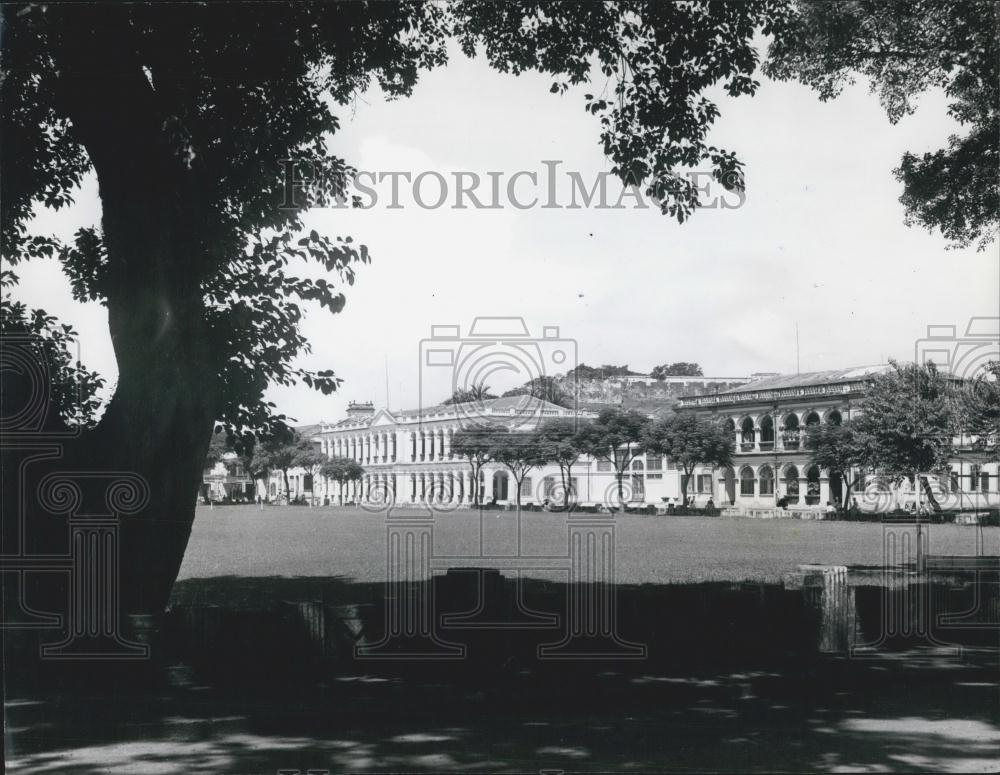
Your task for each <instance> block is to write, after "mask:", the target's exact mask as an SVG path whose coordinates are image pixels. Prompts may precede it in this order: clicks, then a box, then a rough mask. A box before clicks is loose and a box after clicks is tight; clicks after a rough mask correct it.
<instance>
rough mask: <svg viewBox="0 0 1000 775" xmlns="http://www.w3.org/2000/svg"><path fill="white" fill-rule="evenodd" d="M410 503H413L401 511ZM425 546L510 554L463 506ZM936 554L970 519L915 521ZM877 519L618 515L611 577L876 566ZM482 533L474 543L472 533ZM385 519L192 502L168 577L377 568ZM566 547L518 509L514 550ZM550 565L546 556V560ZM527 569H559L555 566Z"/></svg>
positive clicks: (499, 526)
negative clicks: (189, 526)
mask: <svg viewBox="0 0 1000 775" xmlns="http://www.w3.org/2000/svg"><path fill="white" fill-rule="evenodd" d="M413 513H416V512H413ZM434 530H435V533H434V555H435V556H447V557H448V558H449V560H448V561H447V562H448V564H449V565H450V566H452V567H458V566H481V567H488V566H490V565H491V562H490V560H489V557H491V556H498V555H504V556H508V557H509V556H515V555H516V554H517V548H516V517H515V515H514V514H511V513H506V512H505V513H497V512H485V513H484V515H483V518H482V525H481V524H480V515H479V514H478V513H476V512H471V511H459V512H455V513H452V514H441V515H438V517H437V518H436V520H435V527H434ZM925 530H928V531H929V534H930V549H931V551H932V552H934V553H937V554H975V553H976V540H977V533H978V532H979V529H978V528H974V527H966V526H956V525H932V526H929V527H925ZM882 531H883V528H882V526H881V525H880V524H877V523H858V522H810V521H799V520H791V519H785V520H752V519H725V518H709V517H638V516H620V517H618V518H617V521H616V533H615V541H616V562H617V567H616V571H617V573H616V578H617V579H618V581H619V582H620V583H633V584H634V583H669V582H688V581H743V580H759V581H779V580H780V579H781V578H782V576H783V575H784V574H785V573H787V572H789V571H793V570H795V567H796V566H797V565H800V564H802V563H823V564H843V565H852V564H856V565H880V564H881V563H882ZM982 536H983V538H984V551H985V552H986V553H990V554H997V553H1000V528H984V529H983V530H982ZM481 538H482V550H480V539H481ZM385 546H386V522H385V518H384V515H383V514H381V513H368V512H365V511H362V510H359V509H355V508H334V507H323V508H312V509H311V508H306V507H297V506H265V507H264V508H263V509H260V508H258V507H257V506H225V507H216V508H214V509H209V508H208V507H205V506H200V507H199V509H198V513H197V517H196V519H195V523H194V528H193V530H192V533H191V540H190V543H189V544H188V549H187V554H186V555H185V558H184V564H183V566H182V567H181V573H180V578H182V579H184V578H207V577H212V576H257V577H260V576H344V577H346V578H347V579H350V580H354V581H360V582H372V581H381V580H383V579H384V578H385V551H386V549H385ZM565 553H566V519H565V517H564V516H562V515H559V514H547V513H536V512H532V513H525V514H524V515H523V517H522V534H521V551H520V554H521V555H522V556H536V557H537V556H551V557H561V556H565ZM555 564H556V565H558V563H555ZM529 575H531V576H536V577H551V578H554V579H556V580H560V579H564V578H565V576H564V575H562V572H561V571H532V572H531V573H530V574H529Z"/></svg>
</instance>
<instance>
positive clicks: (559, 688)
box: [7, 654, 1000, 775]
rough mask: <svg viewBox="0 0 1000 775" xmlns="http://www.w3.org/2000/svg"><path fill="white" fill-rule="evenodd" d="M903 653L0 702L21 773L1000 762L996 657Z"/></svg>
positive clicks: (987, 768)
mask: <svg viewBox="0 0 1000 775" xmlns="http://www.w3.org/2000/svg"><path fill="white" fill-rule="evenodd" d="M976 662H977V660H976V659H975V657H973V658H971V659H970V658H969V657H968V655H967V657H966V659H965V660H963V661H955V660H953V659H951V658H944V657H942V656H933V655H928V654H924V655H920V654H908V655H905V656H901V655H897V656H895V657H892V658H888V657H883V658H879V659H874V660H871V661H866V662H864V663H860V662H855V661H848V660H843V659H826V660H822V661H820V662H819V663H817V664H815V665H812V666H810V667H808V668H804V667H802V666H794V667H788V668H786V669H770V670H757V671H742V672H726V673H720V674H714V673H705V674H699V675H683V676H677V675H661V674H646V673H643V672H641V671H640V672H638V673H633V672H618V671H615V670H614V669H613V668H609V669H601V670H596V669H595V670H592V671H584V672H583V673H582V674H581V672H580V671H579V670H565V671H553V672H550V673H549V674H547V675H542V676H540V675H538V674H535V673H532V672H523V673H521V672H516V671H515V672H512V673H504V674H503V675H502V676H491V677H485V676H484V677H483V679H484V680H482V681H480V682H472V683H467V682H463V681H456V680H453V679H450V678H449V677H448V676H447V675H435V676H431V675H427V674H423V675H420V676H410V677H386V676H381V677H376V676H365V675H357V676H350V677H343V678H341V679H338V680H334V681H331V682H329V683H326V684H325V685H322V686H316V687H313V688H311V689H309V690H302V691H297V692H295V693H288V694H282V693H278V694H275V693H266V694H259V693H254V692H249V693H247V694H245V695H240V694H235V693H233V692H232V691H220V690H218V689H209V688H204V687H200V686H197V685H191V686H187V687H184V688H180V687H174V688H172V689H169V690H161V691H158V692H155V693H153V694H150V695H148V696H145V695H127V694H126V695H119V696H118V697H116V698H115V699H114V700H109V698H108V697H106V696H92V697H87V696H73V697H65V698H54V697H51V696H50V697H33V698H24V699H15V700H13V701H12V702H10V703H9V704H8V707H7V723H8V729H7V741H8V749H7V756H8V759H7V768H8V770H7V771H8V772H18V773H37V774H39V775H40V774H41V773H61V774H65V775H75V774H81V775H82V773H111V772H114V773H118V772H121V773H277V772H279V771H281V770H296V769H298V770H301V771H303V772H304V771H306V770H312V771H313V772H316V771H323V770H329V771H333V772H399V771H421V772H441V771H454V772H477V771H482V772H546V771H548V772H563V771H565V772H575V771H581V772H582V771H616V772H664V771H670V772H745V771H755V772H774V771H822V772H914V771H919V772H996V771H997V770H998V768H1000V760H998V757H1000V753H998V752H1000V727H998V725H997V718H998V713H1000V708H998V703H997V684H996V679H997V676H996V670H995V667H990V666H988V665H985V664H976Z"/></svg>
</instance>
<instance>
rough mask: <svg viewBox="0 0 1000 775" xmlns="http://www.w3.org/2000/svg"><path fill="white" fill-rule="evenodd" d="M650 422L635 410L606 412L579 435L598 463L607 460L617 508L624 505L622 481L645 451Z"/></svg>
mask: <svg viewBox="0 0 1000 775" xmlns="http://www.w3.org/2000/svg"><path fill="white" fill-rule="evenodd" d="M649 422H650V421H649V418H648V417H646V415H644V414H642V413H641V412H637V411H636V410H635V409H628V410H625V409H605V410H603V411H602V412H601V413H600V414H599V415H598V416H597V420H596V421H595V422H594V423H591V424H590V425H587V426H585V427H584V428H582V429H581V432H580V441H581V446H582V447H583V449H584V451H585V452H587V453H588V454H590V455H592V456H593V457H595V458H597V459H599V460H607V461H608V462H609V463H611V465H612V467H613V468H614V471H615V479H616V480H617V482H618V505H619V506H622V505H624V502H625V495H624V492H623V486H622V480H623V479H624V477H625V472H626V471H628V470H629V467H630V466H631V464H632V461H633V460H634V459H635V458H636V457H638V456H639V455H641V454H642V453H643V450H644V445H645V437H646V428H647V427H648V426H649Z"/></svg>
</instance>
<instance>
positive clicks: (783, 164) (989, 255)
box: [16, 56, 1000, 422]
mask: <svg viewBox="0 0 1000 775" xmlns="http://www.w3.org/2000/svg"><path fill="white" fill-rule="evenodd" d="M549 84H550V79H548V78H545V77H542V76H535V75H527V76H522V77H520V78H515V77H513V76H506V75H500V74H497V73H495V72H493V71H491V70H490V69H489V68H488V67H487V66H486V64H485V63H484V62H483V61H482V60H477V61H469V60H467V59H465V58H464V57H461V56H456V57H454V58H453V63H452V64H451V65H450V66H449V67H447V68H446V69H443V70H439V71H436V72H433V73H430V74H425V75H424V76H423V78H422V80H421V82H420V83H419V84H418V86H417V88H416V91H415V93H414V96H413V97H412V98H411V99H408V100H403V101H399V102H391V103H387V102H385V101H384V100H383V99H382V97H381V96H380V95H379V94H378V93H374V94H369V95H366V98H365V99H364V100H362V101H360V102H359V103H358V104H357V107H356V111H355V113H354V115H353V116H352V115H344V116H343V117H342V127H343V128H342V131H341V132H340V133H339V134H338V135H337V136H336V138H335V141H334V143H333V150H334V151H335V152H336V153H337V154H338V155H340V156H343V157H345V158H346V159H347V160H348V161H349V162H351V163H353V164H354V165H355V166H356V167H358V168H359V169H362V170H370V171H374V172H386V171H408V172H410V173H411V175H413V176H416V175H417V174H419V173H420V172H424V171H436V172H440V173H441V174H443V175H445V176H446V177H449V178H451V176H453V174H454V172H456V171H469V172H475V173H477V174H478V175H480V176H481V177H483V178H485V177H486V174H487V173H488V172H491V171H492V172H499V173H502V175H503V178H502V181H503V182H502V184H501V186H502V191H505V189H506V185H507V181H508V180H509V178H510V176H511V175H514V174H515V173H516V172H518V171H522V170H523V171H529V172H535V173H536V174H537V175H538V176H539V178H540V182H539V187H538V188H537V189H535V190H534V193H535V194H539V195H544V193H545V192H544V185H543V179H544V175H545V174H546V167H545V166H544V162H545V161H556V160H558V161H561V165H560V166H559V168H558V169H559V174H560V175H561V176H563V184H561V185H563V188H562V189H560V199H559V201H560V202H561V203H563V204H568V203H569V193H568V192H569V188H568V185H566V180H565V179H564V178H565V172H567V171H577V172H579V173H580V175H581V176H582V178H583V179H584V180H585V181H587V182H588V184H589V183H590V182H592V181H593V180H595V179H596V176H597V175H598V174H599V173H600V172H602V171H607V170H608V169H609V167H610V165H609V163H608V162H607V160H606V159H605V158H604V156H603V154H602V152H601V149H600V147H599V145H598V126H597V122H596V120H595V119H593V118H592V117H590V116H589V115H588V114H586V113H585V112H584V110H583V97H582V94H583V92H585V91H587V90H588V89H584V88H581V89H579V90H577V91H575V92H573V91H571V92H569V93H568V94H567V95H566V96H562V97H559V96H555V95H552V94H550V93H549V89H548V87H549ZM598 86H600V85H598ZM590 90H593V88H591V89H590ZM719 103H720V107H721V109H722V117H721V118H720V119H719V120H718V122H717V124H716V128H715V130H714V132H713V135H712V137H711V140H712V142H713V143H714V144H716V145H720V146H723V147H725V148H729V149H733V150H735V151H737V152H738V154H739V156H740V158H741V159H742V160H743V161H744V162H745V164H746V172H747V181H748V190H747V193H746V201H745V203H744V204H743V206H742V207H740V208H737V209H722V208H717V209H706V210H702V211H700V212H698V213H697V214H696V215H695V216H694V218H693V219H692V220H691V221H690V222H688V223H686V224H684V225H683V226H682V225H678V224H677V222H676V221H674V220H673V219H671V218H669V217H667V216H663V215H660V214H659V213H658V211H657V210H656V209H654V208H648V209H640V208H635V207H633V205H634V201H633V200H632V199H625V200H624V204H625V207H624V208H623V209H594V208H584V209H544V208H541V207H534V208H528V209H516V208H514V207H511V206H505V207H503V208H501V209H488V210H475V209H464V210H456V209H453V208H451V207H448V206H443V207H441V208H438V209H432V210H427V209H421V208H419V207H417V206H416V204H415V203H414V202H413V201H412V197H411V196H410V193H409V191H410V189H409V187H408V186H407V184H405V182H404V183H403V184H402V193H401V196H400V201H401V203H402V204H404V206H403V207H402V208H401V209H386V208H385V206H384V205H385V204H387V203H388V202H387V201H386V199H385V196H386V195H387V194H388V192H389V189H388V183H385V184H383V185H380V186H378V192H379V196H380V197H381V198H380V201H379V204H378V205H377V206H376V207H373V208H372V209H369V210H365V211H346V210H343V209H327V210H317V211H313V212H312V213H310V214H309V216H308V225H309V226H310V227H312V228H316V229H319V230H322V231H324V232H327V233H329V234H332V235H345V234H350V235H352V236H353V237H354V238H355V240H357V241H358V242H362V243H364V244H366V245H368V247H369V249H370V252H371V255H372V263H371V264H370V265H368V266H364V267H361V268H360V269H359V272H358V281H357V283H356V285H355V286H354V287H353V288H351V289H350V290H349V291H348V293H347V298H348V302H347V307H346V309H345V310H344V312H343V313H341V314H339V315H336V316H331V315H330V314H329V313H327V312H325V311H321V310H319V309H318V308H317V309H310V310H309V314H308V315H307V317H306V319H305V321H304V330H305V333H306V334H307V336H308V338H309V340H310V341H311V342H312V344H313V353H312V354H311V355H309V356H306V357H305V358H304V359H303V362H304V363H305V364H306V365H310V366H313V367H316V368H333V369H334V370H335V371H336V373H337V374H338V375H339V376H340V377H342V378H343V380H344V384H343V387H342V390H341V391H340V392H339V393H337V394H335V395H334V396H322V395H320V394H318V393H315V392H313V391H311V390H309V389H307V388H305V387H299V388H292V389H285V388H281V389H274V390H272V391H271V398H272V399H273V400H275V401H276V402H277V403H278V407H279V409H280V410H281V411H284V412H285V413H287V414H289V415H291V416H293V417H295V418H297V419H298V420H299V421H300V422H314V421H319V420H324V419H329V420H335V419H338V418H340V417H341V416H342V414H343V408H344V406H345V404H346V402H347V401H349V400H358V401H363V400H372V401H374V402H375V403H376V404H378V405H384V404H385V403H386V389H387V384H388V391H389V404H390V406H391V407H392V408H409V407H413V406H415V405H416V404H417V401H418V396H419V395H420V385H419V383H420V379H421V377H420V371H419V362H420V340H421V339H424V338H426V337H428V336H429V335H430V333H431V326H432V325H460V326H462V331H463V333H465V331H466V330H467V328H468V326H469V324H470V323H471V322H472V320H473V318H475V317H476V316H483V315H490V316H521V317H523V318H524V319H525V321H526V322H527V324H528V326H529V328H530V329H531V330H532V332H533V333H537V334H539V335H541V333H542V327H543V326H558V327H559V329H560V335H561V336H563V337H566V338H571V339H573V340H575V341H576V343H577V348H578V349H577V352H578V355H577V357H578V358H579V360H580V361H581V362H585V363H588V364H591V365H598V364H601V363H616V364H628V365H629V366H630V367H631V368H633V369H634V370H637V371H647V370H648V369H649V368H651V367H652V366H654V365H656V364H658V363H663V362H672V361H696V362H698V363H700V364H701V365H702V366H703V368H704V370H705V373H706V374H707V375H717V376H740V375H747V374H749V373H751V372H758V371H777V372H793V373H794V371H795V369H796V341H795V329H796V324H798V328H799V338H800V358H801V370H802V371H811V370H819V369H827V368H838V367H846V366H853V365H863V364H871V363H879V362H883V361H885V360H886V359H887V358H889V357H896V358H912V355H913V352H914V342H915V340H916V339H918V338H919V337H920V336H922V334H923V332H924V331H925V329H926V326H927V325H928V324H952V325H957V326H959V329H960V333H961V331H962V330H964V327H965V324H966V321H967V320H968V318H969V317H970V316H971V315H993V316H995V315H996V314H997V291H998V287H1000V278H998V262H997V250H998V249H997V246H996V245H995V244H994V245H993V246H991V247H990V249H989V250H988V251H986V252H982V253H976V252H975V250H974V249H968V250H946V243H945V241H944V240H943V239H942V238H941V236H940V235H939V234H931V233H928V232H925V231H923V230H921V229H919V228H907V227H906V226H905V225H904V224H903V209H902V206H901V205H900V204H899V202H898V198H899V195H900V191H901V187H900V185H899V184H898V183H897V182H896V181H895V179H894V178H893V176H892V169H893V168H894V167H895V166H897V165H898V163H899V160H900V157H901V155H902V153H903V152H904V151H906V150H910V151H914V152H918V153H920V152H924V151H930V150H935V149H937V148H939V147H941V146H942V145H943V144H944V142H945V139H946V138H947V136H948V134H950V133H953V132H955V131H961V130H959V129H958V128H957V126H956V125H955V124H954V122H952V121H950V120H949V119H948V118H947V116H946V112H945V111H946V103H945V100H944V98H943V97H942V96H941V95H937V94H934V95H925V96H924V97H923V98H921V100H920V102H919V109H918V111H917V113H916V114H915V115H913V116H910V117H908V118H905V119H904V120H903V121H901V122H900V123H899V124H898V125H896V126H891V125H890V124H889V122H888V120H887V119H886V116H885V113H884V112H883V110H882V109H881V107H880V105H879V104H878V101H877V100H876V98H875V97H873V96H871V95H870V94H869V93H868V90H867V88H866V87H864V86H860V85H859V86H857V87H854V88H852V89H849V90H848V91H846V92H845V93H844V94H843V95H842V96H841V97H840V98H839V99H838V100H835V101H833V102H830V103H826V104H824V103H821V102H820V101H819V100H818V99H817V98H816V95H815V93H813V92H811V91H810V90H808V89H806V88H805V87H803V86H800V85H797V84H781V83H773V82H770V81H767V80H764V82H763V84H762V86H761V89H760V91H759V93H758V94H757V96H756V97H753V98H741V99H728V98H723V99H720V100H719ZM451 179H452V180H453V178H451ZM425 183H426V187H425V188H423V189H422V192H423V193H424V197H423V198H424V200H425V201H433V200H434V199H436V198H437V185H436V183H434V181H433V180H425ZM520 183H521V184H523V186H522V185H519V186H518V188H517V192H518V196H519V198H520V200H521V201H528V200H530V199H531V198H532V196H533V193H532V191H533V189H532V186H531V185H530V182H529V181H527V180H526V179H524V178H522V179H521V180H520ZM609 190H611V191H614V192H615V194H614V196H611V197H610V198H611V200H612V203H613V202H614V201H615V200H616V199H617V191H618V188H617V187H615V186H609ZM480 193H481V198H484V197H485V198H487V199H488V195H489V187H488V184H487V183H486V182H484V183H483V184H482V186H481V189H480ZM454 198H455V193H454V185H453V184H452V185H451V190H450V191H449V204H453V203H454ZM727 201H730V202H732V201H735V200H734V198H733V197H732V196H731V195H729V196H728V197H727ZM99 212H100V204H99V201H98V200H97V196H96V185H95V184H94V183H93V181H90V182H89V183H88V185H86V186H85V187H84V190H83V191H82V192H81V194H80V196H79V198H78V205H77V206H76V207H75V208H73V209H72V211H67V212H63V213H60V214H59V215H57V216H51V215H44V216H42V217H40V218H39V219H37V222H36V231H39V232H45V231H50V232H51V231H53V230H55V231H57V232H59V233H61V234H63V235H64V236H65V235H69V234H71V233H72V232H73V231H74V230H75V229H76V228H77V227H78V226H80V225H82V224H85V223H93V222H95V221H96V220H97V219H98V218H99ZM19 274H20V275H21V278H22V282H21V286H20V289H19V290H18V292H17V294H16V296H17V297H18V298H21V299H23V300H25V301H27V302H29V303H31V304H33V305H35V306H43V307H44V308H45V309H47V310H48V311H50V312H53V313H55V314H57V315H58V316H59V317H60V318H63V319H64V320H66V321H67V322H70V323H71V324H73V325H74V326H75V327H76V328H77V329H78V330H79V332H80V334H81V352H82V355H83V359H84V361H85V363H86V364H87V365H88V366H89V367H91V368H94V369H97V370H99V371H100V372H101V373H102V374H104V375H106V376H107V377H108V378H109V380H111V381H112V382H113V380H114V376H115V365H114V358H113V354H112V351H111V345H110V340H109V337H108V333H107V315H106V312H105V310H104V309H103V308H102V307H100V306H97V305H80V304H77V303H75V302H73V301H72V300H71V298H70V293H69V284H68V282H67V281H66V279H65V278H64V276H63V275H62V273H61V271H60V269H59V267H58V265H57V264H56V263H55V262H52V261H48V262H45V261H41V262H34V264H32V265H25V266H23V267H22V268H21V270H20V271H19ZM560 370H562V369H560ZM387 371H388V380H387V378H386V372H387ZM511 381H519V380H517V379H516V375H508V377H507V378H504V377H503V376H502V375H499V376H497V377H496V384H495V385H494V386H495V387H506V386H507V385H508V384H509V383H510V382H511ZM447 389H448V388H447V385H446V384H445V383H444V382H441V381H438V382H436V383H434V384H433V385H432V386H431V387H430V388H428V387H425V389H424V400H425V401H426V400H428V399H427V395H428V390H429V391H431V392H434V391H440V392H442V393H443V395H440V396H435V398H437V399H440V398H443V397H444V394H446V392H447Z"/></svg>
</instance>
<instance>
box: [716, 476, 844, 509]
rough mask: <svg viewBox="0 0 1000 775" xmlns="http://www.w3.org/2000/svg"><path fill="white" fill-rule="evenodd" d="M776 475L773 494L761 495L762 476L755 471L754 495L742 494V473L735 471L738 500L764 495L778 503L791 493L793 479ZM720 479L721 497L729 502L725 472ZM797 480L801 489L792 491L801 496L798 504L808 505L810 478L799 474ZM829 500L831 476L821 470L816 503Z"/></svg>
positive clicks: (823, 503)
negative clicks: (790, 487) (790, 486)
mask: <svg viewBox="0 0 1000 775" xmlns="http://www.w3.org/2000/svg"><path fill="white" fill-rule="evenodd" d="M775 476H776V478H775V479H773V480H772V481H773V482H774V493H773V494H771V495H761V492H760V476H759V475H757V474H756V473H755V474H754V478H753V495H752V496H750V495H742V494H741V490H740V475H739V472H738V471H737V472H736V473H735V481H734V485H733V487H734V492H735V495H736V500H737V501H738V500H739V499H740V498H741V497H742V498H750V497H753V498H762V497H763V498H769V499H770V498H774V500H775V503H777V502H778V500H780V499H781V498H782V497H784V496H786V495H790V493H789V492H788V484H789V482H790V481H791V480H790V479H788V478H777V474H776V475H775ZM718 481H719V489H718V492H719V497H720V499H721V500H722V501H723V502H727V503H728V501H729V497H728V493H727V491H726V477H725V475H724V474H723V475H721V476H719V480H718ZM797 481H798V485H799V491H798V493H792V494H794V495H798V498H799V500H798V505H800V506H804V505H806V496H807V495H808V494H809V478H808V477H806V476H799V477H798V479H797ZM813 481H814V482H815V481H816V480H813ZM829 500H830V477H829V474H828V473H827V472H826V471H825V470H821V471H820V476H819V493H818V501H817V503H816V505H820V506H825V505H826V503H827V501H829Z"/></svg>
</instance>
